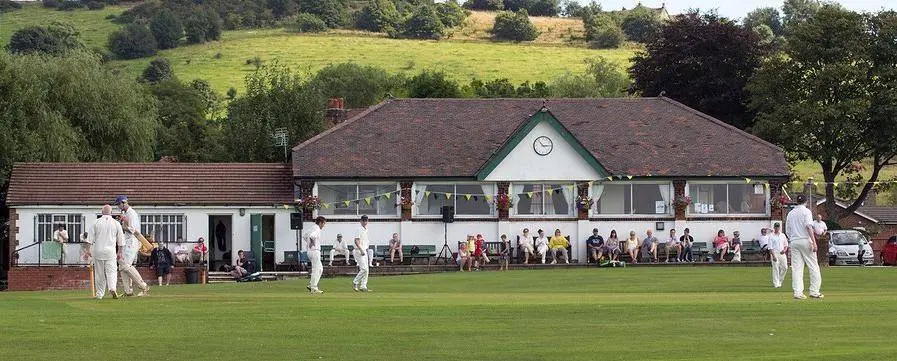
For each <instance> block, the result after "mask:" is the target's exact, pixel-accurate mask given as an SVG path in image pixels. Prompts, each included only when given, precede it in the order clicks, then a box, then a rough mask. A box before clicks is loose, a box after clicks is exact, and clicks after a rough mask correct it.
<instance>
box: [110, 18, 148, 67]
mask: <svg viewBox="0 0 897 361" xmlns="http://www.w3.org/2000/svg"><path fill="white" fill-rule="evenodd" d="M157 47H158V45H157V44H156V38H154V37H153V33H152V32H151V31H150V29H149V28H147V27H146V25H143V24H136V23H135V24H129V25H128V26H125V27H124V28H123V29H120V30H118V31H116V32H114V33H112V34H111V35H109V50H111V51H112V53H113V54H115V55H116V56H118V57H119V58H122V59H136V58H142V57H147V56H152V55H155V54H156V51H157Z"/></svg>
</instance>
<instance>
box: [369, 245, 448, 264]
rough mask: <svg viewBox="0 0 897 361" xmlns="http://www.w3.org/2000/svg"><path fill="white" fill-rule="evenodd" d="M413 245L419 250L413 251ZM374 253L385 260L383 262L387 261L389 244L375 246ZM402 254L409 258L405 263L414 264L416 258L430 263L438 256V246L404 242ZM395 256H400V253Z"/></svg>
mask: <svg viewBox="0 0 897 361" xmlns="http://www.w3.org/2000/svg"><path fill="white" fill-rule="evenodd" d="M413 247H417V252H411V249H412V248H413ZM374 254H376V256H377V257H378V258H379V259H381V260H383V262H384V263H386V261H387V260H389V246H388V245H384V246H375V248H374ZM402 256H403V258H405V259H406V260H408V262H404V263H405V264H414V263H415V262H414V261H415V260H420V259H424V260H426V263H425V264H430V262H431V261H432V258H433V257H436V246H434V245H431V244H418V245H413V244H403V245H402ZM395 258H398V254H397V255H396V257H395Z"/></svg>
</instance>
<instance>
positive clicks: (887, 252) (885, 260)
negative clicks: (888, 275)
mask: <svg viewBox="0 0 897 361" xmlns="http://www.w3.org/2000/svg"><path fill="white" fill-rule="evenodd" d="M881 264H882V265H884V266H897V236H891V238H888V243H886V244H885V248H884V249H882V250H881Z"/></svg>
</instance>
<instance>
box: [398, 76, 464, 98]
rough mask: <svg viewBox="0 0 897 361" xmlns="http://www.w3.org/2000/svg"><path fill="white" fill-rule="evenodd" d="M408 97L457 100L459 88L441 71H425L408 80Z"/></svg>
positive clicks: (459, 93)
mask: <svg viewBox="0 0 897 361" xmlns="http://www.w3.org/2000/svg"><path fill="white" fill-rule="evenodd" d="M406 86H407V87H408V96H409V97H411V98H458V97H460V96H461V88H460V87H458V83H457V82H455V81H453V80H450V79H448V78H447V77H446V74H445V73H444V72H441V71H429V70H425V71H423V72H421V73H420V74H417V75H415V76H413V77H412V78H411V79H409V80H408V84H407V85H406Z"/></svg>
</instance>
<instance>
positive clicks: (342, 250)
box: [329, 234, 349, 266]
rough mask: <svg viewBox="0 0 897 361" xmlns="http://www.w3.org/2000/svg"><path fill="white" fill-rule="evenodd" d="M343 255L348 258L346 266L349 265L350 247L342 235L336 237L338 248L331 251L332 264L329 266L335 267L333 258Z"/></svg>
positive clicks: (334, 247)
mask: <svg viewBox="0 0 897 361" xmlns="http://www.w3.org/2000/svg"><path fill="white" fill-rule="evenodd" d="M338 254H341V255H343V256H344V257H346V266H348V265H349V247H346V241H345V240H343V235H342V234H337V235H336V246H333V248H331V249H330V264H329V266H333V257H334V256H336V255H338Z"/></svg>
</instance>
